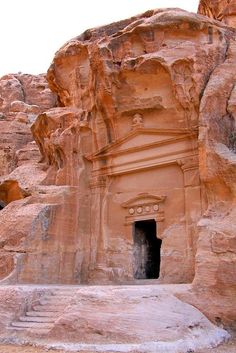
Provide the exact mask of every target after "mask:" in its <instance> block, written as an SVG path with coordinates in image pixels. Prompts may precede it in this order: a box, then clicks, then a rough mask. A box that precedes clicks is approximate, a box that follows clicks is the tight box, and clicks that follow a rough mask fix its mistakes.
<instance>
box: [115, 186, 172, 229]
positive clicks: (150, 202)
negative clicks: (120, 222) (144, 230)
mask: <svg viewBox="0 0 236 353" xmlns="http://www.w3.org/2000/svg"><path fill="white" fill-rule="evenodd" d="M165 199H166V196H156V195H151V194H148V193H141V194H138V195H137V196H136V197H134V198H132V199H130V200H128V201H126V202H124V203H122V204H121V206H122V207H124V208H126V210H127V216H126V222H128V223H130V222H133V221H135V220H140V219H151V218H153V219H156V221H159V222H160V221H163V220H164V211H163V210H162V207H161V204H162V203H163V202H164V201H165Z"/></svg>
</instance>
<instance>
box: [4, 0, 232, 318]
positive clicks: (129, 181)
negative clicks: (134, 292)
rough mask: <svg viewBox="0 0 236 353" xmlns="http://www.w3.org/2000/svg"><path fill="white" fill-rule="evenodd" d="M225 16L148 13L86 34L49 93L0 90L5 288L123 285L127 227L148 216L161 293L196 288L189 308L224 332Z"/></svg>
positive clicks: (129, 256)
mask: <svg viewBox="0 0 236 353" xmlns="http://www.w3.org/2000/svg"><path fill="white" fill-rule="evenodd" d="M226 3H227V4H226ZM213 5H214V6H213ZM226 5H227V6H226ZM231 5H232V3H230V1H225V2H223V1H215V2H213V1H201V3H200V7H199V13H200V14H199V15H197V14H190V13H188V12H186V11H183V10H179V9H166V10H153V11H148V12H146V13H144V14H141V15H139V16H135V17H133V18H131V19H128V20H124V21H121V22H118V23H114V24H111V25H107V26H103V27H100V28H95V29H90V30H88V31H86V32H85V33H83V34H82V35H80V36H78V37H76V38H74V39H72V40H70V41H68V42H67V43H66V44H65V45H64V46H63V47H62V48H61V49H60V50H59V51H58V52H57V53H56V55H55V58H54V60H53V63H52V64H51V66H50V68H49V70H48V73H47V80H48V84H49V87H50V89H51V90H52V91H53V92H54V93H52V92H51V91H50V90H49V89H48V86H47V83H46V81H45V78H44V76H39V77H32V76H28V75H8V76H4V77H3V78H2V79H1V80H0V103H1V107H0V108H1V115H0V124H1V127H2V129H1V136H2V141H3V142H1V151H0V153H1V155H0V156H1V159H0V163H1V169H0V170H1V175H2V176H1V177H2V184H1V185H0V192H1V187H2V195H3V194H4V192H5V191H4V190H5V189H6V181H7V180H14V183H13V184H14V188H15V189H14V190H17V191H14V192H13V191H12V195H17V196H12V197H10V196H6V195H8V194H9V192H10V190H12V186H11V185H13V184H12V183H9V182H8V184H7V185H10V187H8V189H7V190H9V191H7V194H6V192H5V194H4V195H5V196H4V195H3V196H1V200H2V202H3V206H2V207H4V206H5V205H7V206H6V207H4V209H3V210H2V211H1V214H0V239H1V242H0V245H1V249H0V276H1V279H2V280H3V281H5V282H7V283H24V282H29V283H38V282H40V283H86V282H90V283H94V282H103V283H113V282H124V281H131V282H132V281H133V280H134V278H133V270H132V269H133V267H134V266H136V265H137V266H140V263H139V259H138V258H137V257H135V259H134V260H133V253H135V252H136V253H138V254H140V252H141V251H140V248H139V245H140V244H136V245H137V246H136V248H135V249H133V238H132V231H133V230H132V224H133V225H135V223H136V222H143V221H148V222H149V223H148V224H150V220H153V219H154V220H155V221H156V224H157V232H158V237H159V240H160V241H161V244H162V245H161V246H162V248H161V262H160V261H159V265H160V277H159V281H160V283H183V282H184V283H186V282H192V281H193V287H192V288H193V292H192V294H191V296H190V297H188V300H189V301H191V302H193V303H194V304H195V305H197V306H198V307H199V308H201V309H202V310H205V313H206V314H208V315H209V316H210V317H211V318H212V319H213V320H215V319H216V317H217V318H219V317H220V319H222V320H223V321H224V322H227V323H232V321H233V320H234V319H235V313H233V312H232V311H231V307H232V300H234V298H235V297H236V287H235V283H236V277H235V276H236V272H235V268H236V267H235V265H236V249H235V242H236V239H235V229H234V228H235V225H234V219H235V195H234V193H235V175H236V173H235V163H236V159H235V151H236V131H235V118H236V116H235V115H236V91H235V87H234V86H235V82H236V66H235V58H236V43H235V36H236V30H235V29H233V28H232V27H234V26H235V25H234V24H235V22H234V6H233V5H232V6H231ZM202 15H207V16H208V17H206V16H202ZM209 17H211V18H209ZM217 20H222V22H219V21H217ZM229 26H231V27H229ZM55 97H56V98H55ZM30 128H31V132H30ZM9 131H10V132H11V133H10V134H9ZM31 133H32V134H31ZM32 135H33V137H32ZM33 138H34V141H33ZM39 152H40V153H39ZM154 157H155V158H154ZM4 183H5V184H4ZM16 183H17V185H16ZM4 185H5V186H4ZM0 195H1V194H0ZM7 197H8V198H7ZM9 197H10V198H9ZM133 229H134V228H133ZM149 246H150V247H151V245H150V244H149ZM143 248H144V246H143ZM145 249H146V248H145ZM145 251H146V252H147V249H146V250H145ZM159 252H160V248H159ZM149 255H150V253H149ZM135 256H136V255H135ZM141 260H142V261H144V260H145V258H144V256H143V257H142V259H141ZM141 260H140V261H141ZM145 261H146V263H145V264H146V265H147V262H148V261H149V260H145ZM136 278H137V277H136ZM143 278H147V277H143ZM151 278H153V277H151ZM154 278H156V277H154ZM199 293H201V294H200V295H199ZM209 293H211V296H212V298H215V304H214V305H213V304H212V306H211V307H209V306H208V305H206V303H207V301H208V299H207V297H208V296H209ZM199 298H200V299H199Z"/></svg>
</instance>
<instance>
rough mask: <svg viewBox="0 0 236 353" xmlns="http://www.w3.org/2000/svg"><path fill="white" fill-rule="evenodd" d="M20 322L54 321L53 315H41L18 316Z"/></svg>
mask: <svg viewBox="0 0 236 353" xmlns="http://www.w3.org/2000/svg"><path fill="white" fill-rule="evenodd" d="M19 321H21V322H46V323H53V322H55V321H56V318H55V317H54V318H53V317H42V316H36V315H35V316H21V317H20V318H19Z"/></svg>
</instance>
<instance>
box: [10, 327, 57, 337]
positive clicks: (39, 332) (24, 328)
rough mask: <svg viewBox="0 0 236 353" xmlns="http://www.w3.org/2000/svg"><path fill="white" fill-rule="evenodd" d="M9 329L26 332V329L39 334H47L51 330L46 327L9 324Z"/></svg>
mask: <svg viewBox="0 0 236 353" xmlns="http://www.w3.org/2000/svg"><path fill="white" fill-rule="evenodd" d="M8 330H13V331H19V332H25V331H30V332H32V333H34V334H35V333H36V334H38V335H47V334H48V333H49V332H50V329H45V328H34V327H32V328H26V327H13V326H9V327H8Z"/></svg>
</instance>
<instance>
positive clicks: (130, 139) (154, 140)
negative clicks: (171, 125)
mask: <svg viewBox="0 0 236 353" xmlns="http://www.w3.org/2000/svg"><path fill="white" fill-rule="evenodd" d="M190 135H191V134H190V133H189V132H188V131H186V130H184V129H181V130H173V129H145V128H139V129H135V130H133V131H131V132H130V133H128V134H127V135H126V136H124V137H122V138H120V139H118V140H117V141H116V142H114V143H112V144H110V145H109V146H106V147H104V148H103V149H102V150H100V151H98V152H96V153H95V154H93V155H92V156H90V158H91V159H93V158H101V157H103V156H106V155H109V154H113V153H121V152H125V151H127V152H129V151H132V150H137V149H142V148H145V147H148V146H151V145H154V144H156V145H158V144H160V145H161V144H166V143H173V142H174V141H175V140H177V139H179V138H183V137H186V138H187V137H189V136H190Z"/></svg>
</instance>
